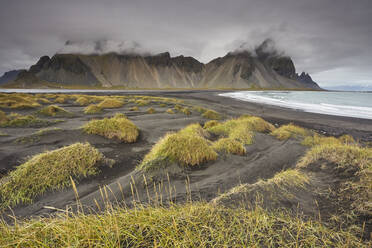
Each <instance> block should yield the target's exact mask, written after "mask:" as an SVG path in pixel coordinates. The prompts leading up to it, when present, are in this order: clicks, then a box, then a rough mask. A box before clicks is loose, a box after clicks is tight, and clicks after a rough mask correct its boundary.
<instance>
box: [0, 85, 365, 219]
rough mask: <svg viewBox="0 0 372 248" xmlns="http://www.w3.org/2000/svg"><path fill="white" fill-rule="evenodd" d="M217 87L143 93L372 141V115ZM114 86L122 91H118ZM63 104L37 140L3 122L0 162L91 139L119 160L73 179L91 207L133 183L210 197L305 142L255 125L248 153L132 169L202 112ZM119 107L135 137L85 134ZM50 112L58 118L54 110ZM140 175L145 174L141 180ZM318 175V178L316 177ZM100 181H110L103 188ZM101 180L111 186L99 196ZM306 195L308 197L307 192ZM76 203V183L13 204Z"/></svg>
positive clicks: (126, 194)
mask: <svg viewBox="0 0 372 248" xmlns="http://www.w3.org/2000/svg"><path fill="white" fill-rule="evenodd" d="M217 93H218V92H213V91H206V92H200V91H191V92H184V91H183V92H169V91H168V92H159V91H146V92H144V94H141V95H145V94H146V95H152V96H165V97H174V98H177V99H183V100H186V101H187V102H188V103H190V104H192V105H198V106H203V107H207V108H210V109H213V110H216V111H218V112H220V113H221V114H223V115H224V117H225V118H231V117H237V116H239V115H242V114H252V115H256V116H261V117H263V118H264V119H265V120H267V121H270V122H271V123H273V124H285V123H289V122H293V123H295V124H298V125H300V126H303V127H306V128H309V129H314V130H316V131H317V132H319V133H322V134H327V135H335V136H339V135H342V134H345V133H348V134H351V135H353V136H354V138H356V139H359V140H360V141H362V142H371V141H372V121H371V120H360V119H353V118H345V117H335V116H326V115H320V114H313V113H304V112H298V111H293V110H289V109H283V108H278V107H274V106H264V105H258V104H251V103H247V102H242V101H238V100H234V99H230V98H225V97H220V96H217ZM118 94H126V93H117V94H115V95H118ZM128 94H136V95H138V92H135V93H131V92H128ZM61 106H63V108H65V109H66V110H68V111H71V112H73V113H74V116H72V117H67V118H63V119H64V120H65V121H64V122H60V123H57V124H54V125H52V126H51V127H53V128H60V129H61V130H55V131H53V132H50V133H46V134H45V135H41V136H40V137H38V138H37V140H32V134H33V133H34V132H35V131H36V130H38V128H6V129H4V130H5V131H6V133H7V134H9V136H4V137H0V169H1V171H2V173H3V174H5V173H6V172H7V171H8V170H10V169H12V168H14V166H16V165H19V164H21V163H22V162H23V161H25V160H26V159H27V157H28V156H32V155H35V154H38V153H41V152H43V151H45V150H53V149H57V148H60V147H63V146H66V145H69V144H73V143H75V142H89V143H90V144H91V145H93V146H94V147H96V148H98V149H99V150H100V151H101V152H102V153H103V154H104V155H105V156H106V157H107V158H110V159H114V160H115V161H116V162H115V165H114V166H113V167H112V168H103V169H102V172H101V173H100V174H99V175H97V176H94V177H91V178H88V179H83V180H82V181H80V182H79V184H78V185H77V190H78V193H79V199H80V202H81V204H83V205H84V206H86V207H87V208H88V209H92V210H97V209H98V208H100V207H104V204H105V202H111V203H115V202H116V201H119V202H121V203H122V201H123V199H124V202H125V203H126V204H127V205H130V204H133V191H135V196H134V197H135V198H134V199H135V200H136V201H141V202H145V203H146V202H149V198H150V199H155V198H157V199H159V197H160V195H161V198H162V200H163V201H164V202H168V201H169V200H172V201H176V202H183V201H185V200H187V198H188V197H190V194H191V197H192V199H193V200H199V199H201V200H206V201H209V200H212V199H213V198H215V197H216V196H218V194H220V193H223V192H226V191H228V190H229V189H231V188H232V187H234V186H237V185H239V184H245V183H249V184H254V183H255V182H257V181H259V180H260V179H268V178H271V177H273V176H274V175H275V174H276V173H277V172H280V171H282V170H284V169H288V168H293V167H294V166H295V165H296V162H297V161H298V159H299V158H300V157H301V156H302V155H304V153H305V151H306V149H307V148H306V147H304V146H302V145H301V144H300V142H299V141H296V140H293V139H290V140H287V141H279V140H277V139H275V138H273V137H272V136H270V135H269V134H262V133H256V134H255V138H254V143H253V144H252V145H249V146H246V149H247V154H246V155H245V156H237V155H229V156H228V157H224V156H220V157H219V158H218V160H217V161H215V162H210V163H207V164H204V165H203V166H200V167H196V168H193V169H182V168H180V167H179V166H176V165H174V166H171V167H170V168H167V169H166V170H159V171H156V172H148V173H145V174H143V173H142V172H139V171H136V170H135V169H136V166H137V165H138V164H139V163H140V161H141V160H142V159H143V157H144V155H145V154H146V153H147V152H148V151H149V150H150V149H151V147H152V145H153V144H154V143H155V142H157V141H158V140H159V139H160V138H161V137H162V136H164V135H165V134H166V133H167V132H170V131H177V130H179V129H181V128H183V127H185V126H186V125H188V124H190V123H200V124H203V123H205V122H206V121H207V120H206V119H204V118H202V117H201V116H200V114H198V113H195V112H194V113H193V114H192V115H189V116H187V115H183V114H179V113H178V114H174V115H170V114H167V113H165V110H166V109H167V107H159V106H156V107H155V109H156V111H157V113H155V114H145V111H146V109H147V107H141V108H140V110H139V111H128V107H129V106H127V105H125V106H123V107H122V108H118V109H110V110H104V112H103V114H97V115H89V116H88V115H85V114H84V113H83V108H84V107H78V106H76V105H73V104H61ZM117 112H121V113H125V114H126V115H127V117H128V118H129V119H130V120H131V121H133V122H134V123H135V124H136V125H137V126H138V128H139V129H140V138H139V140H138V141H137V142H136V143H133V144H125V143H120V142H118V141H115V140H110V139H106V138H103V137H100V136H96V135H88V134H85V133H84V132H83V131H82V130H81V129H80V127H81V126H82V125H83V124H84V123H86V122H87V121H89V120H90V119H92V118H102V117H104V116H112V115H113V114H114V113H117ZM23 113H28V111H23ZM50 119H58V117H53V118H50ZM27 137H31V139H27ZM25 138H26V139H25ZM20 140H23V142H20ZM30 140H31V141H30ZM323 176H324V177H323V178H327V175H323ZM144 177H146V182H145V181H144ZM321 183H322V182H319V185H320V184H321ZM105 185H107V187H106V189H105V188H104V186H105ZM154 185H155V186H154ZM133 187H134V189H135V190H133ZM155 187H156V189H155ZM100 188H101V190H106V191H107V192H108V193H107V194H104V195H103V196H102V191H100ZM190 192H191V193H190ZM309 197H310V198H311V196H309ZM305 198H306V197H305ZM310 198H309V199H310ZM309 199H307V200H309ZM305 201H306V199H305ZM295 203H296V202H293V203H291V202H289V203H287V204H289V205H288V207H289V208H291V207H292V208H295V207H296V206H292V205H293V204H295ZM75 204H76V197H75V193H74V191H73V190H72V189H66V190H61V191H57V192H48V193H46V194H44V195H43V196H41V197H38V198H37V199H35V202H34V203H33V204H31V205H25V206H17V207H15V208H14V209H13V211H14V214H15V215H16V216H18V217H30V216H35V215H43V214H50V213H54V212H55V211H56V210H55V209H51V208H49V207H53V208H56V209H65V208H66V206H67V205H70V206H74V205H75ZM291 204H292V205H291ZM312 211H313V210H311V211H309V212H312Z"/></svg>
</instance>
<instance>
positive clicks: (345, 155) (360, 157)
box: [297, 142, 372, 215]
mask: <svg viewBox="0 0 372 248" xmlns="http://www.w3.org/2000/svg"><path fill="white" fill-rule="evenodd" d="M324 161H328V164H324ZM320 162H321V163H322V164H324V166H322V167H320V168H321V169H325V168H326V167H325V166H328V168H329V169H331V170H332V171H333V172H332V173H333V174H334V176H338V177H341V178H342V179H343V180H344V182H343V183H341V185H340V186H339V190H340V192H342V193H341V196H342V197H345V196H347V197H349V198H348V199H350V198H351V199H352V200H353V204H352V206H353V207H354V208H355V209H356V210H357V211H359V212H362V213H367V214H369V215H371V214H372V198H371V195H372V148H369V147H361V146H359V145H357V144H353V145H350V144H342V143H328V142H325V143H324V144H322V143H320V144H319V145H315V146H313V147H312V148H311V149H310V150H309V151H308V152H307V153H306V154H305V156H303V157H302V158H301V160H300V162H299V163H298V164H297V166H298V167H300V168H310V169H311V168H312V167H313V166H317V165H319V163H320ZM355 178H357V179H355Z"/></svg>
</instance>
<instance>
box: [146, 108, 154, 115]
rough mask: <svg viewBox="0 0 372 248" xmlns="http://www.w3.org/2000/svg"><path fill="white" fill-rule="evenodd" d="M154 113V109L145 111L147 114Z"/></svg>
mask: <svg viewBox="0 0 372 248" xmlns="http://www.w3.org/2000/svg"><path fill="white" fill-rule="evenodd" d="M155 112H156V111H155V109H154V108H148V109H147V110H146V113H148V114H154V113H155Z"/></svg>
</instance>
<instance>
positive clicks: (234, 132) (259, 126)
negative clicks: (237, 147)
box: [207, 116, 275, 145]
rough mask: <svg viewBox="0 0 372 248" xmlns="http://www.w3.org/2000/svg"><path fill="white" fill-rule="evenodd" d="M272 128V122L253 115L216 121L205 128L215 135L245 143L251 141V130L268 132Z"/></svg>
mask: <svg viewBox="0 0 372 248" xmlns="http://www.w3.org/2000/svg"><path fill="white" fill-rule="evenodd" d="M274 129H275V128H274V126H273V125H272V124H270V123H268V122H266V121H265V120H263V119H262V118H260V117H255V116H243V117H240V118H238V119H232V120H228V121H225V122H221V123H217V124H216V125H213V126H212V127H208V128H207V130H208V131H209V132H211V133H213V134H215V135H218V136H222V137H229V138H232V139H235V140H238V141H240V142H242V143H243V144H245V145H249V144H252V143H253V136H254V133H253V132H255V131H256V132H270V131H272V130H274Z"/></svg>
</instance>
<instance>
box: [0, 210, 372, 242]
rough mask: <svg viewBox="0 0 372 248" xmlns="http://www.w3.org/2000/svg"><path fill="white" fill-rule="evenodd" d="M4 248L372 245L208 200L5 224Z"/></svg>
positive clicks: (0, 235) (1, 229) (1, 228)
mask: <svg viewBox="0 0 372 248" xmlns="http://www.w3.org/2000/svg"><path fill="white" fill-rule="evenodd" d="M0 246H4V247H8V246H11V247H30V248H34V247H288V248H295V247H296V248H297V247H337V248H341V247H360V248H367V247H370V246H369V244H368V242H363V241H361V240H360V239H359V238H358V237H357V236H355V235H353V234H352V233H350V232H347V231H345V230H343V229H341V228H335V229H331V228H329V227H327V226H326V225H324V224H322V223H321V222H319V221H313V220H303V219H301V218H299V217H297V216H293V215H290V214H287V213H285V212H281V211H273V212H268V211H266V210H263V209H260V208H256V209H254V210H247V209H242V208H237V209H229V208H226V207H223V206H213V205H211V204H207V203H189V204H185V205H171V206H170V207H168V208H164V207H138V208H136V209H125V208H118V209H115V210H110V211H106V212H104V213H100V214H95V215H94V214H91V215H87V214H78V215H73V214H70V215H67V214H63V215H60V216H57V217H54V218H53V217H49V218H45V217H44V218H38V219H33V220H28V221H27V220H26V221H24V222H20V223H18V222H17V224H16V225H8V224H6V223H0Z"/></svg>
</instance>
